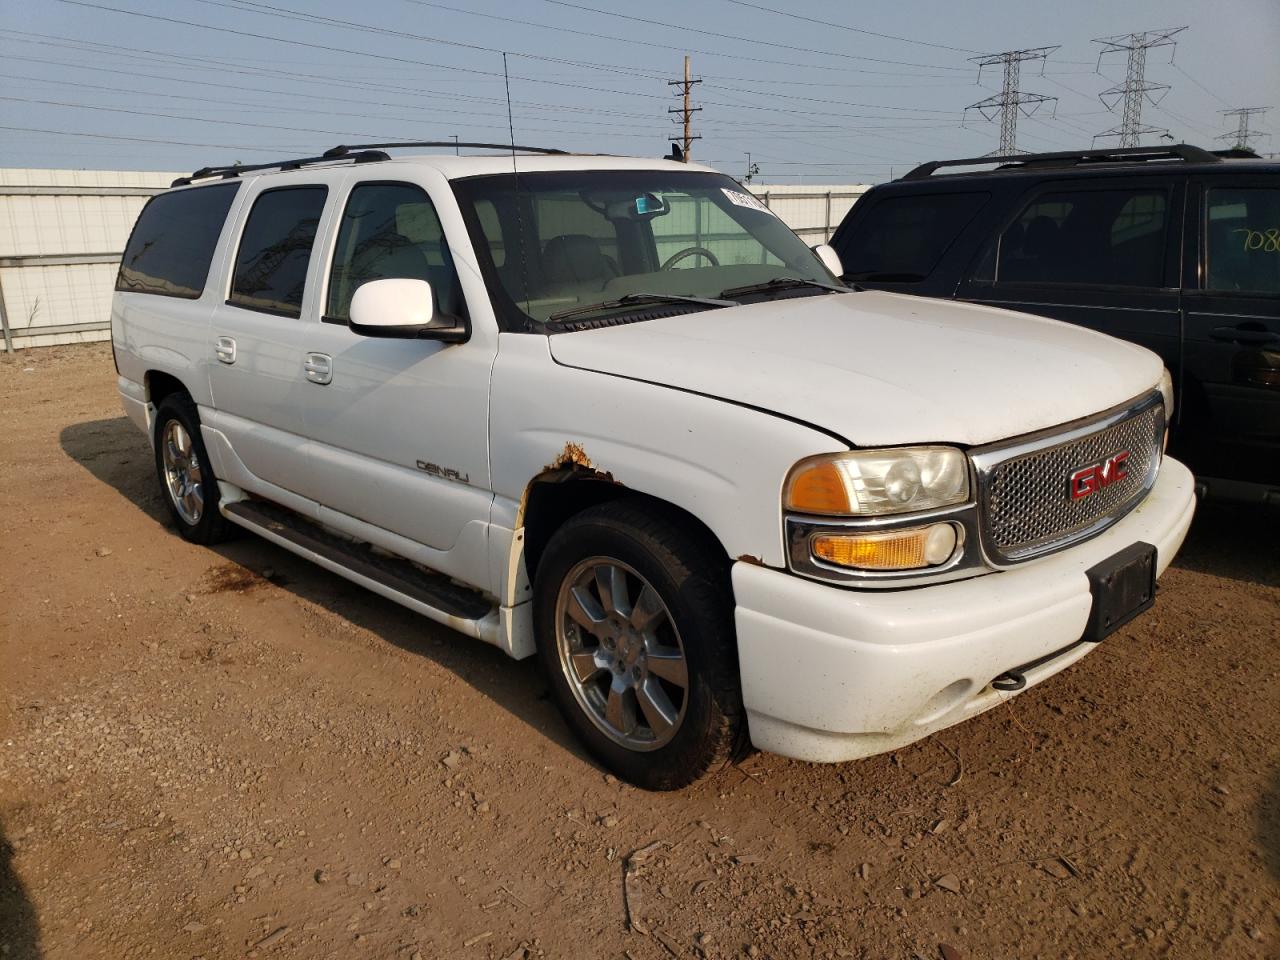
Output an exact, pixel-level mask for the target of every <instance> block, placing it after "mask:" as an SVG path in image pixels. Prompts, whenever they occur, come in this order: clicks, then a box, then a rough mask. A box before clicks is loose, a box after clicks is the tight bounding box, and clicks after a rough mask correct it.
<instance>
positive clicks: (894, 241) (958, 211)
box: [836, 193, 990, 281]
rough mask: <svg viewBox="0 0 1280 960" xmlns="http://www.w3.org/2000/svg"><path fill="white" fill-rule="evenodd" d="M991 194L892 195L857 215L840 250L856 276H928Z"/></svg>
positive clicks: (849, 273)
mask: <svg viewBox="0 0 1280 960" xmlns="http://www.w3.org/2000/svg"><path fill="white" fill-rule="evenodd" d="M989 196H990V194H987V193H938V194H932V195H924V196H912V197H889V198H887V199H885V200H881V201H880V202H879V203H876V204H875V205H874V206H873V207H872V208H871V209H870V210H869V211H867V213H866V214H865V215H864V216H862V217H861V218H859V219H858V220H855V221H854V222H853V223H852V224H851V226H852V227H853V228H854V229H853V230H851V231H848V232H847V234H846V235H845V236H842V237H841V238H840V239H839V247H838V248H837V250H836V252H837V253H839V254H840V260H841V261H842V262H843V263H844V269H845V276H846V277H849V278H851V279H855V280H887V281H893V280H901V281H912V280H924V279H925V278H927V277H928V276H929V274H931V273H933V269H934V267H936V266H937V265H938V261H939V260H941V259H942V255H943V254H944V253H946V252H947V249H948V248H949V247H950V246H951V244H952V243H953V242H954V241H955V239H956V237H958V236H959V235H960V231H961V230H963V229H964V228H965V227H966V226H967V225H968V223H969V221H970V220H972V219H973V217H974V215H975V214H976V213H977V212H978V211H979V210H980V209H981V208H982V205H983V204H984V203H986V202H987V198H988V197H989Z"/></svg>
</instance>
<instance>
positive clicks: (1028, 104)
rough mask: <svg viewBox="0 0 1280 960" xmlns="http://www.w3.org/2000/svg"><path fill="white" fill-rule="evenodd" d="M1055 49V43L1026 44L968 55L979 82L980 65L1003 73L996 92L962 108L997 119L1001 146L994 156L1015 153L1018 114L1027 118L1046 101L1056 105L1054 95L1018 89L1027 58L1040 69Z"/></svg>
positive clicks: (1056, 100)
mask: <svg viewBox="0 0 1280 960" xmlns="http://www.w3.org/2000/svg"><path fill="white" fill-rule="evenodd" d="M1057 49H1058V46H1056V45H1055V46H1051V47H1028V48H1025V49H1023V50H1006V51H1004V52H1003V53H993V54H988V55H987V56H981V57H973V58H971V59H972V61H973V62H974V63H976V64H977V65H978V80H979V81H981V80H982V68H983V67H992V66H996V65H999V66H1000V67H1001V68H1002V72H1003V75H1004V76H1003V81H1002V84H1001V88H1000V92H999V93H997V94H996V95H994V96H991V97H987V98H986V99H985V100H979V101H978V102H977V103H973V104H970V105H969V106H967V107H965V108H964V109H965V113H966V114H968V112H969V111H970V110H977V111H978V112H979V113H980V114H982V116H984V117H986V119H987V120H994V119H995V118H996V117H997V116H998V117H999V118H1000V147H999V149H998V152H997V153H996V156H1002V157H1008V156H1012V155H1013V154H1015V153H1017V152H1018V115H1019V114H1022V115H1024V116H1027V117H1030V116H1031V115H1032V114H1033V113H1035V112H1036V110H1038V109H1039V108H1040V107H1041V106H1042V105H1044V104H1046V103H1050V102H1052V103H1054V104H1055V105H1056V104H1057V102H1058V98H1057V97H1050V96H1046V95H1044V94H1040V93H1027V92H1025V91H1023V90H1019V89H1018V85H1019V83H1018V82H1019V78H1020V77H1021V75H1022V65H1023V64H1024V63H1026V62H1027V61H1034V60H1039V61H1040V63H1041V67H1042V69H1043V64H1044V61H1045V60H1046V59H1047V58H1048V56H1049V54H1051V53H1053V52H1054V51H1055V50H1057Z"/></svg>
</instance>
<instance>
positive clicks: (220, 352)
mask: <svg viewBox="0 0 1280 960" xmlns="http://www.w3.org/2000/svg"><path fill="white" fill-rule="evenodd" d="M213 352H214V353H215V354H216V355H217V357H218V360H219V361H220V362H221V363H235V362H236V341H235V338H234V337H219V338H218V340H217V342H216V343H215V344H214V345H213Z"/></svg>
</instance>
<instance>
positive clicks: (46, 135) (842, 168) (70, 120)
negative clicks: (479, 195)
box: [0, 0, 1280, 184]
mask: <svg viewBox="0 0 1280 960" xmlns="http://www.w3.org/2000/svg"><path fill="white" fill-rule="evenodd" d="M1183 26H1185V27H1186V28H1187V29H1186V30H1184V31H1182V32H1181V33H1179V34H1177V35H1176V37H1175V39H1176V46H1166V47H1161V48H1157V49H1153V50H1151V51H1149V53H1148V55H1147V69H1146V80H1147V82H1148V83H1151V84H1162V85H1168V89H1167V90H1155V91H1152V94H1151V96H1152V98H1153V99H1158V101H1159V102H1158V103H1154V104H1153V103H1150V102H1148V103H1146V104H1145V106H1144V108H1143V115H1142V120H1143V123H1144V124H1147V125H1149V126H1152V127H1157V128H1161V129H1167V130H1168V131H1169V132H1170V134H1172V136H1173V138H1174V139H1175V140H1176V141H1185V142H1190V143H1195V144H1199V145H1203V146H1217V147H1223V146H1228V145H1229V143H1228V142H1225V141H1220V140H1215V138H1216V137H1217V136H1218V135H1219V134H1222V133H1225V132H1227V131H1228V130H1233V129H1234V127H1235V122H1234V121H1233V120H1229V119H1227V118H1224V116H1223V113H1222V111H1224V110H1227V109H1231V108H1236V107H1252V106H1264V107H1265V106H1273V107H1274V109H1273V110H1272V111H1271V112H1270V113H1269V114H1266V115H1264V116H1262V117H1260V118H1255V119H1254V121H1253V125H1254V126H1255V127H1256V128H1259V129H1261V130H1263V131H1266V130H1274V131H1275V135H1274V136H1272V137H1270V138H1264V139H1259V140H1257V141H1256V147H1257V148H1258V149H1259V150H1260V151H1261V152H1272V151H1276V152H1280V56H1277V55H1276V53H1275V51H1276V49H1277V47H1280V0H1215V2H1204V0H1197V2H1191V0H1111V2H1095V0H1076V2H1067V0H1053V2H1051V0H1022V2H1014V0H989V2H976V0H949V2H946V0H944V2H934V0H930V2H917V0H898V2H894V3H886V2H880V3H874V4H872V3H867V2H863V3H857V2H852V3H851V2H848V0H845V2H837V0H749V2H748V0H696V2H694V0H646V2H642V3H637V2H635V0H626V2H624V0H505V2H504V0H365V2H363V3H351V2H350V0H344V2H338V0H27V2H20V0H0V166H5V167H13V166H16V167H70V168H83V169H127V170H172V171H189V170H192V169H195V168H197V167H201V166H205V165H211V164H220V163H233V162H237V161H239V162H243V163H254V162H267V161H270V160H273V159H279V158H282V157H290V156H308V155H314V154H316V153H319V152H322V151H323V150H324V149H326V148H328V147H330V146H333V145H334V144H338V143H362V142H363V143H367V142H374V141H389V140H415V139H416V140H451V139H453V138H454V137H457V138H460V139H461V140H463V141H466V140H474V141H483V142H501V143H505V142H508V140H509V137H510V132H509V129H508V115H507V93H506V83H505V82H504V76H503V70H504V65H503V53H504V52H505V53H506V68H507V74H508V77H509V84H510V98H511V120H512V126H513V127H514V133H515V140H516V142H517V143H522V144H532V145H538V146H551V147H558V148H561V149H568V150H574V151H584V152H599V153H615V154H638V155H644V156H655V155H661V154H664V153H666V152H667V150H668V149H669V142H670V140H671V139H672V138H673V137H676V136H678V134H679V128H678V126H677V123H676V121H678V119H679V116H678V114H670V113H669V112H668V111H670V110H672V109H675V108H677V107H678V106H679V100H678V93H679V90H678V88H677V87H673V86H670V85H669V84H668V81H669V80H675V79H677V78H679V77H680V76H681V73H682V70H683V57H684V55H685V54H688V55H689V56H690V57H691V58H692V72H693V76H694V77H695V78H700V79H701V81H702V82H701V83H700V84H697V85H696V86H695V87H694V88H693V91H694V93H693V100H694V103H695V105H696V106H699V107H700V108H701V109H700V110H699V111H698V112H696V113H695V114H694V115H693V116H694V124H693V126H694V133H696V134H698V135H699V136H700V137H701V139H700V140H697V141H695V142H694V144H693V150H692V157H693V159H694V160H697V161H699V162H705V163H710V164H711V165H712V166H715V167H717V168H718V169H721V170H723V171H725V172H726V173H729V174H731V175H733V176H736V177H742V176H743V175H744V174H745V173H746V171H747V154H748V153H749V154H750V156H751V160H752V162H753V163H755V164H756V165H757V166H758V168H759V172H758V173H757V174H756V177H755V179H756V181H757V182H769V183H814V184H817V183H833V184H848V183H875V182H879V181H883V180H886V179H890V178H891V177H893V176H900V175H901V174H903V173H904V172H906V171H907V170H908V169H910V167H912V166H913V165H915V164H917V163H920V162H922V161H925V160H930V159H939V158H946V157H964V156H979V155H982V154H986V153H989V152H991V151H992V150H994V149H995V148H996V146H997V145H998V142H999V123H998V121H996V122H991V121H988V120H986V119H984V117H983V116H982V114H981V113H980V112H978V111H976V110H968V111H966V109H965V108H966V107H968V106H969V105H971V104H973V103H976V102H978V101H981V100H983V99H984V98H987V97H990V96H992V95H994V94H998V93H999V91H1000V82H1001V76H1000V68H999V67H998V66H997V67H984V68H982V70H981V72H980V71H979V68H978V66H977V65H976V64H975V63H974V62H973V58H976V57H980V56H982V55H986V54H994V53H999V52H1002V51H1005V50H1011V49H1022V48H1032V47H1052V46H1056V47H1057V49H1055V50H1052V51H1051V52H1049V54H1048V56H1047V58H1046V59H1045V60H1044V61H1043V62H1040V61H1034V62H1028V63H1024V64H1023V65H1022V75H1021V82H1020V84H1019V89H1021V90H1023V91H1025V92H1027V93H1032V94H1039V95H1042V96H1046V97H1052V98H1057V99H1056V101H1054V100H1049V101H1045V102H1043V103H1041V104H1040V105H1039V106H1038V107H1036V108H1035V112H1034V113H1033V114H1032V115H1031V116H1030V117H1025V116H1024V117H1021V118H1020V119H1019V124H1018V142H1017V145H1018V147H1019V148H1020V149H1023V150H1033V151H1044V150H1069V149H1081V148H1087V147H1089V146H1091V145H1093V137H1094V135H1095V134H1098V133H1101V132H1103V131H1106V130H1108V129H1110V128H1112V127H1115V126H1116V125H1117V124H1119V122H1120V116H1119V114H1118V113H1110V112H1108V110H1107V107H1106V105H1104V104H1103V103H1102V102H1100V100H1099V97H1098V95H1099V94H1100V93H1102V92H1103V91H1105V90H1106V89H1107V88H1109V87H1111V86H1113V85H1115V84H1116V83H1119V82H1122V81H1123V80H1124V78H1125V55H1124V54H1123V53H1110V54H1105V53H1104V55H1103V56H1102V58H1101V61H1100V66H1099V53H1100V52H1103V50H1104V48H1103V47H1102V46H1101V45H1099V44H1098V43H1095V42H1093V41H1094V40H1095V39H1096V38H1100V37H1108V36H1112V35H1117V34H1124V33H1129V32H1133V31H1152V30H1163V29H1171V28H1174V27H1183ZM1028 109H1030V106H1028ZM1117 110H1118V107H1117ZM1115 142H1116V141H1115V140H1114V139H1103V140H1099V141H1098V143H1097V145H1098V146H1106V145H1114V144H1115ZM1142 142H1143V143H1156V142H1160V137H1159V135H1158V134H1157V133H1152V134H1148V135H1146V136H1144V137H1143V140H1142Z"/></svg>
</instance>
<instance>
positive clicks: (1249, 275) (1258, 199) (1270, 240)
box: [1205, 187, 1280, 294]
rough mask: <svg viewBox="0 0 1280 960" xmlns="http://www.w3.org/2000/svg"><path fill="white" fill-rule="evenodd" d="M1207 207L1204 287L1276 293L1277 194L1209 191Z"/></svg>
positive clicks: (1279, 288) (1279, 272) (1279, 248)
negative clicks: (1206, 261)
mask: <svg viewBox="0 0 1280 960" xmlns="http://www.w3.org/2000/svg"><path fill="white" fill-rule="evenodd" d="M1207 208H1208V215H1207V217H1206V224H1207V229H1206V231H1205V251H1206V258H1207V260H1208V263H1207V267H1208V269H1207V270H1206V272H1205V277H1206V279H1205V287H1206V288H1207V289H1209V290H1220V291H1227V290H1231V291H1243V292H1252V293H1271V294H1277V293H1280V189H1276V188H1261V187H1259V188H1249V187H1232V188H1230V189H1220V188H1218V187H1213V188H1211V189H1210V190H1209V193H1208V201H1207Z"/></svg>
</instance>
